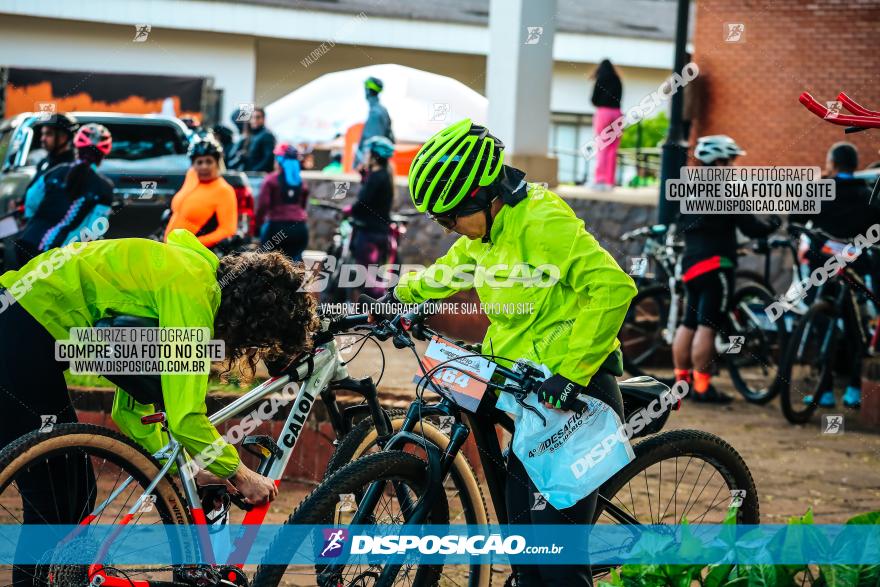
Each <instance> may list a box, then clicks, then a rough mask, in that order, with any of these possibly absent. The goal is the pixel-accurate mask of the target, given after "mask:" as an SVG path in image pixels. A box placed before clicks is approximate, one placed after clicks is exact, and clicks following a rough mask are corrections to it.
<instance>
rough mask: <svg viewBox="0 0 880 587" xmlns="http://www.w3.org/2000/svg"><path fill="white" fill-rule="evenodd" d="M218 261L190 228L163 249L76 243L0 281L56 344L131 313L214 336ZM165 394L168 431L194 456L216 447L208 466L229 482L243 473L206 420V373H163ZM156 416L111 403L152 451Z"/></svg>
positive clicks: (121, 397) (120, 396) (160, 441)
mask: <svg viewBox="0 0 880 587" xmlns="http://www.w3.org/2000/svg"><path fill="white" fill-rule="evenodd" d="M218 266H219V261H218V259H217V257H216V256H215V255H214V254H213V253H212V252H211V251H209V250H208V249H207V248H205V247H204V246H203V245H202V244H201V243H200V242H199V241H198V239H197V238H196V237H195V236H194V235H193V234H192V233H190V232H188V231H186V230H175V231H173V232H172V233H171V234H170V235H169V236H168V243H167V244H163V243H159V242H155V241H151V240H146V239H137V238H127V239H116V240H112V239H111V240H102V241H97V242H91V243H85V244H83V243H76V244H73V245H68V246H66V247H63V248H60V249H53V250H51V251H48V252H46V253H43V254H42V255H39V256H37V257H35V258H34V259H32V260H31V261H30V262H29V263H28V264H27V265H25V266H24V267H23V268H22V269H20V270H19V271H9V272H6V273H4V274H3V275H2V276H0V285H2V286H4V287H6V288H7V291H8V292H9V293H11V294H12V295H13V296H14V297H15V298H16V299H17V300H18V303H20V304H21V305H22V307H23V308H24V309H25V310H27V312H28V313H29V314H30V315H31V316H33V317H34V318H36V319H37V321H38V322H39V323H40V324H42V325H43V327H45V328H46V330H48V331H49V333H50V334H51V335H52V336H53V337H54V338H55V340H65V339H67V338H69V331H70V329H71V328H73V327H88V326H92V325H94V324H95V322H96V321H98V320H99V319H101V318H103V317H106V316H108V315H121V314H127V315H132V316H140V317H143V318H154V319H156V318H157V319H158V320H159V325H160V326H162V327H202V328H205V327H207V328H210V330H211V333H212V334H213V332H214V316H215V315H216V313H217V308H218V306H219V305H220V288H219V287H217V268H218ZM161 377H162V396H163V399H164V403H165V410H166V414H167V417H168V427H169V429H170V430H171V432H172V433H173V434H174V437H175V438H176V439H177V440H178V441H179V442H180V443H181V444H182V445H183V446H184V447H185V448H186V450H187V452H189V454H191V455H197V454H199V453H201V452H202V451H203V450H204V449H206V448H207V447H208V446H209V445H211V444H214V447H215V449H216V450H211V449H209V451H206V452H207V453H210V454H211V455H212V456H213V455H214V454H219V456H218V457H217V458H216V460H214V461H213V463H211V464H209V465H208V466H207V469H208V470H209V471H210V472H211V473H214V474H215V475H217V476H219V477H223V478H226V477H229V476H231V475H232V474H233V473H234V472H235V470H236V469H237V468H238V464H239V457H238V452H237V451H236V450H235V447H233V446H232V445H230V444H227V443H226V442H224V441H223V440H222V439H220V434H219V433H218V432H217V429H216V428H214V426H212V425H211V423H210V422H209V421H208V418H207V416H206V411H207V408H206V406H205V394H206V392H207V387H208V375H207V374H206V373H205V374H198V375H195V374H194V375H189V374H187V375H175V374H163V375H162V376H161ZM152 413H153V407H152V406H151V405H143V404H139V403H137V402H135V401H134V399H133V398H132V397H131V396H129V395H128V394H126V393H125V392H123V391H121V390H120V391H118V392H117V394H116V397H115V398H114V401H113V412H112V417H113V420H114V421H115V422H116V424H117V425H118V426H119V428H120V429H121V430H122V431H123V432H124V433H125V434H127V435H128V436H129V437H131V438H133V439H134V440H135V441H136V442H138V443H139V444H140V445H141V446H143V447H144V448H145V449H147V450H148V451H150V452H155V451H157V450H159V449H161V448H162V447H163V446H164V445H165V442H166V439H165V438H164V434H163V433H162V431H161V429H160V427H159V425H158V424H153V425H150V426H145V425H143V424H141V421H140V419H141V416H145V415H148V414H152Z"/></svg>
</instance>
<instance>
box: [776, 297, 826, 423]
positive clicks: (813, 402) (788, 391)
mask: <svg viewBox="0 0 880 587" xmlns="http://www.w3.org/2000/svg"><path fill="white" fill-rule="evenodd" d="M837 318H838V317H837V312H835V311H834V308H833V307H832V306H831V304H829V303H828V302H824V301H822V302H817V303H816V304H814V305H813V306H812V307H811V308H810V309H809V310H807V313H806V314H804V316H803V318H801V320H800V322H798V324H797V326H796V327H795V328H794V332H793V333H792V335H791V337H790V338H789V340H788V344H787V345H786V349H785V356H784V357H783V359H782V365H781V367H780V369H779V380H778V382H777V384H778V385H779V389H780V393H781V394H782V397H781V399H782V402H781V403H782V413H783V414H784V415H785V418H786V420H788V421H789V422H791V423H792V424H804V423H805V422H807V421H809V419H810V418H811V417H812V415H813V412H815V411H816V408H817V407H819V396H820V395H821V394H822V392H824V391H831V390H832V389H833V387H834V359H835V357H836V350H837V343H838V338H839V332H838V328H837ZM810 396H812V397H810Z"/></svg>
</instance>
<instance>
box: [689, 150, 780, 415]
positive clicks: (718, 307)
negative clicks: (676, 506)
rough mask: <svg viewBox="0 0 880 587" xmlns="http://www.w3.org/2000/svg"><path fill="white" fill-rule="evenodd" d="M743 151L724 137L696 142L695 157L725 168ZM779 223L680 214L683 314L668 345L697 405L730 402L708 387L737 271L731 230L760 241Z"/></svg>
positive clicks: (745, 216)
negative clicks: (717, 335) (683, 295)
mask: <svg viewBox="0 0 880 587" xmlns="http://www.w3.org/2000/svg"><path fill="white" fill-rule="evenodd" d="M739 155H745V151H743V150H742V149H740V148H739V146H738V145H737V144H736V142H734V140H733V139H731V138H730V137H728V136H726V135H713V136H706V137H700V138H699V139H698V140H697V146H696V148H695V149H694V157H695V158H696V159H697V160H698V161H699V162H700V163H701V164H702V165H708V166H728V165H733V162H734V161H735V160H736V158H737V157H738V156H739ZM781 224H782V221H781V220H780V219H779V217H778V216H771V217H770V219H769V220H768V221H766V222H765V221H763V220H760V219H758V218H757V217H755V216H753V215H751V214H735V215H731V216H728V215H724V214H682V215H681V216H680V218H679V227H678V228H679V231H680V233H682V234H684V243H685V244H684V255H683V258H682V271H683V275H682V280H683V281H684V288H685V310H684V318H683V319H682V323H681V326H679V327H678V329H677V330H676V332H675V339H674V340H673V341H672V359H673V364H674V366H675V380H676V381H685V382H687V383H688V385H691V384H692V387H693V391H694V394H693V395H692V396H691V397H693V398H694V399H695V400H697V401H705V402H716V403H728V402H730V401H731V397H730V396H728V395H727V394H725V393H723V392H721V391H718V390H717V389H716V388H715V386H713V385H712V383H711V379H712V374H711V370H712V364H713V363H714V362H715V358H716V357H715V334H716V332H717V331H718V330H719V329H720V328H721V327H722V325H724V324H725V316H726V314H727V310H728V305H729V302H730V297H731V295H732V294H733V285H734V270H735V269H736V249H737V242H736V229H737V228H738V229H740V230H741V231H742V232H743V233H744V234H745V235H746V236H750V237H754V238H757V237H762V236H766V235H768V234H770V233H771V232H773V231H774V230H776V229H777V228H779V226H780V225H781Z"/></svg>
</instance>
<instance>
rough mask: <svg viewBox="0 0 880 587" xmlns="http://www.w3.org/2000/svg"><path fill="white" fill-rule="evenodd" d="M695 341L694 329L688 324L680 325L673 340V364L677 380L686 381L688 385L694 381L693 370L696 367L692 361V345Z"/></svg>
mask: <svg viewBox="0 0 880 587" xmlns="http://www.w3.org/2000/svg"><path fill="white" fill-rule="evenodd" d="M693 342H694V329H693V328H690V327H688V326H679V327H678V329H677V330H676V331H675V338H674V339H673V340H672V364H673V366H674V367H675V381H676V382H678V381H684V382H686V383H687V384H688V385H690V384H691V383H692V374H691V370H692V369H693V367H694V364H693V362H692V361H691V346H692V345H693Z"/></svg>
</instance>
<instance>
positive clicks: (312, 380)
mask: <svg viewBox="0 0 880 587" xmlns="http://www.w3.org/2000/svg"><path fill="white" fill-rule="evenodd" d="M309 358H310V359H311V360H309ZM309 358H306V359H303V360H301V361H300V363H299V364H298V365H297V366H296V378H295V380H296V381H301V383H300V385H299V389H298V390H297V393H296V396H295V398H294V400H293V402H292V403H293V407H292V409H291V410H290V413H288V415H287V419H286V421H285V425H284V428H283V431H282V432H281V435H280V437H279V438H278V439H276V444H277V445H278V447H279V448H280V449H281V456H280V458H278V459H276V460H275V462H274V463H273V464H272V467H271V468H270V469H269V471H268V472H267V476H268V477H269V478H270V479H272V480H273V481H274V482H275V484H276V485H277V484H278V483H279V482H280V480H281V476H282V475H283V473H284V470H285V468H286V467H287V464H288V462H289V461H290V457H291V455H292V454H293V451H294V449H295V448H296V445H297V441H298V440H299V438H300V436H301V433H302V429H303V427H304V426H305V424H306V421H307V420H308V417H309V414H310V413H311V411H312V407H313V406H314V405H315V402H316V401H317V400H318V398H319V397H320V396H321V394H322V392H323V391H324V390H325V389H326V388H327V386H328V385H330V384H331V383H332V382H335V381H340V380H343V379H346V378H348V377H349V373H348V368H347V367H346V365H345V363H344V362H343V360H342V356H341V355H340V352H339V349H338V348H337V345H336V341H335V340H331V341H329V342H327V343H325V344H322V345H319V346H318V347H316V348H315V349H314V350H313V351H312V352H311V354H310V355H309ZM291 379H292V378H291V377H290V375H282V376H280V377H274V378H272V379H269V380H268V381H265V382H264V383H262V384H260V385H259V386H257V387H255V388H254V389H253V390H251V391H249V392H248V393H246V394H245V395H243V396H242V397H240V398H238V399H237V400H235V401H234V402H232V403H230V404H229V405H227V406H226V407H224V408H223V409H221V410H219V411H218V412H216V413H214V414H212V415H211V416H209V417H208V419H209V421H210V422H211V424H213V425H215V426H217V425H219V424H222V423H223V422H226V421H227V420H229V419H230V418H232V417H234V416H237V415H240V414H243V413H245V412H246V411H247V410H250V409H251V408H253V407H254V406H255V405H256V404H257V403H259V402H260V401H261V400H263V399H265V398H267V397H268V396H270V395H271V394H273V393H275V392H277V391H280V390H282V389H283V388H284V387H285V386H286V385H296V383H294V382H293V381H291ZM168 437H169V441H168V444H166V445H165V446H164V447H163V448H162V449H161V450H159V451H157V452H156V453H154V455H153V456H154V457H155V458H156V459H158V460H160V461H162V460H164V461H165V464H164V465H163V466H162V468H161V469H160V471H159V473H158V474H157V475H156V476H155V477H154V478H153V479H152V481H151V482H150V483H149V485H148V486H147V487H146V489H144V491H143V493H142V494H141V495H140V497H138V499H137V500H136V501H135V503H134V505H133V506H132V507H131V508H130V509H129V510H128V512H127V513H126V515H125V516H123V517H122V518H121V520H120V522H119V524H120V526H124V525H126V524H128V522H130V521H131V520H132V519H133V518H134V516H135V514H137V513H138V512H139V511H140V509H141V507H142V506H143V504H144V502H145V501H147V500H148V499H149V496H150V495H152V493H153V491H154V490H155V488H156V486H158V484H159V483H160V482H161V480H162V479H163V478H164V477H165V476H166V475H167V474H168V473H169V471H170V470H171V468H172V466H174V465H177V468H178V476H179V478H180V480H181V484H182V486H183V491H184V496H185V498H186V501H187V503H188V505H189V507H190V511H191V512H192V515H193V521H194V522H195V523H196V524H197V525H206V524H207V520H206V518H205V514H204V510H203V509H202V502H201V499H200V498H199V494H198V486H197V485H196V482H195V475H194V473H193V470H192V469H191V468H190V467H189V466H187V465H188V463H189V462H190V460H191V455H189V454H188V453H187V452H186V450H185V449H184V448H183V446H182V445H181V444H180V443H179V442H178V441H177V440H176V439H175V438H174V436H173V435H172V434H171V432H170V431H169V432H168ZM133 481H134V479H133V478H132V477H129V478H128V479H127V480H126V481H125V482H123V483H122V484H121V485H120V486H119V487H118V488H117V489H116V490H114V491H113V492H112V493H111V494H110V496H108V497H107V499H105V500H104V501H103V502H102V503H101V504H99V505H98V506H97V507H96V508H95V509H94V510H93V511H92V512H91V514H90V515H89V516H87V517H86V518H85V520H84V521H83V522H82V523H83V524H88V523H90V522H91V521H92V520H94V519H95V518H96V517H97V516H98V515H100V514H101V512H103V511H104V510H105V509H106V508H107V506H108V505H109V504H110V503H112V502H113V500H114V499H116V498H117V497H118V496H119V495H120V494H121V493H122V492H123V491H124V490H125V489H126V488H127V487H129V486H130V485H131V483H132V482H133ZM268 508H269V504H268V503H267V504H264V505H263V506H256V507H254V508H253V509H252V510H250V511H248V512H247V514H246V515H245V520H244V522H243V523H244V524H253V525H259V524H260V523H261V522H262V520H263V518H264V517H265V514H266V512H267V511H268ZM113 538H115V535H113V536H110V537H109V538H108V540H110V541H112V539H113ZM252 540H253V538H252V537H251V538H250V540H248V539H247V533H246V534H245V536H243V537H241V538H240V539H239V541H237V543H236V550H235V552H234V553H233V558H235V557H237V556H238V555H240V554H241V553H242V551H244V552H245V553H246V551H247V549H248V548H249V547H250V544H251V541H252ZM200 547H201V548H202V549H203V551H202V554H203V555H204V556H205V558H206V560H211V561H213V560H214V558H213V552H212V550H211V544H210V542H207V543H206V542H205V541H201V543H200ZM103 552H106V550H104V551H103ZM242 560H243V557H242ZM98 564H100V563H98ZM239 566H240V565H239ZM94 567H95V565H93V568H94ZM97 570H98V571H99V570H100V567H98V569H97ZM92 575H93V572H92V570H91V569H90V572H89V576H90V577H91V576H92ZM105 579H109V578H105ZM104 584H105V585H106V584H107V583H106V582H104Z"/></svg>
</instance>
